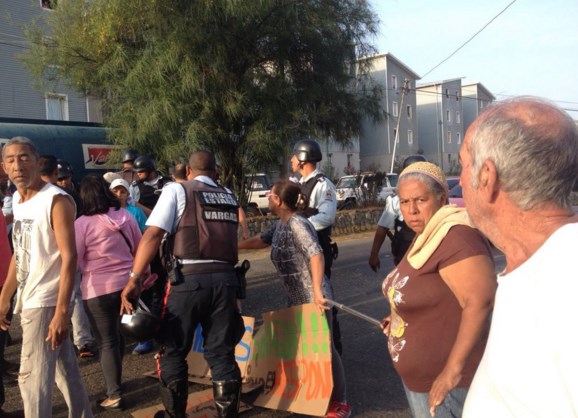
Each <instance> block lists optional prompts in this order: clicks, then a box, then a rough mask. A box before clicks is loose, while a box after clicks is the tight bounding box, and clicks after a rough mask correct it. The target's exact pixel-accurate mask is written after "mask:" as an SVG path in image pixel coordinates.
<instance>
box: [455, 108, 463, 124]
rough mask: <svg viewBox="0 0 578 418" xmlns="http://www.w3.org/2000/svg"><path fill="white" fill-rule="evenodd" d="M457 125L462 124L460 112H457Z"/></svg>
mask: <svg viewBox="0 0 578 418" xmlns="http://www.w3.org/2000/svg"><path fill="white" fill-rule="evenodd" d="M456 123H462V115H461V113H460V111H459V110H456Z"/></svg>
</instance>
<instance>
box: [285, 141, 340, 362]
mask: <svg viewBox="0 0 578 418" xmlns="http://www.w3.org/2000/svg"><path fill="white" fill-rule="evenodd" d="M322 158H323V156H322V154H321V146H320V145H319V143H318V142H317V141H314V140H311V139H304V140H302V141H299V142H297V143H296V144H295V146H294V147H293V156H292V157H291V169H292V170H293V173H296V174H300V175H301V180H300V183H301V192H302V193H303V194H304V195H305V196H307V197H308V198H309V207H310V210H308V211H307V212H306V213H304V215H305V216H306V217H307V218H308V219H309V221H310V222H311V223H312V224H313V227H314V228H315V230H316V231H317V238H318V239H319V244H320V245H321V248H322V249H323V258H324V261H325V275H326V276H327V278H329V279H330V278H331V266H332V265H333V260H334V258H336V256H337V245H336V244H334V243H332V242H331V227H332V226H333V224H334V223H335V216H336V214H337V198H336V195H335V185H334V184H333V183H332V182H331V180H329V179H328V178H327V177H326V176H325V175H324V174H323V173H321V172H320V171H319V170H318V169H317V163H318V162H319V161H321V159H322ZM332 312H333V315H332V316H333V342H334V344H335V348H336V349H337V351H338V352H339V353H340V354H341V352H342V345H341V330H340V327H339V322H337V309H335V308H333V309H332Z"/></svg>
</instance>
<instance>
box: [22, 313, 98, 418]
mask: <svg viewBox="0 0 578 418" xmlns="http://www.w3.org/2000/svg"><path fill="white" fill-rule="evenodd" d="M54 312H55V307H47V308H35V309H25V310H23V311H22V313H21V314H20V315H21V316H20V318H21V320H20V322H21V326H22V353H21V357H20V372H19V374H18V384H19V386H20V392H21V394H22V401H23V404H24V415H25V416H26V418H50V417H51V416H52V389H53V387H54V383H55V382H56V385H57V386H58V389H60V391H61V392H62V395H63V396H64V400H65V401H66V405H68V416H69V417H70V418H92V416H93V415H92V411H91V409H90V402H89V400H88V395H87V394H86V390H85V389H84V383H83V381H82V377H81V376H80V370H79V368H78V363H77V362H76V355H75V353H74V347H73V345H72V341H71V340H70V338H65V339H64V342H63V343H62V344H61V345H60V346H59V347H57V348H56V350H52V349H51V347H50V342H47V341H45V339H46V336H47V335H48V326H49V325H50V322H51V321H52V318H53V317H54Z"/></svg>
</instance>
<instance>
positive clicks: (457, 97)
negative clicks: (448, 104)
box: [456, 90, 460, 102]
mask: <svg viewBox="0 0 578 418" xmlns="http://www.w3.org/2000/svg"><path fill="white" fill-rule="evenodd" d="M459 101H460V92H459V91H457V90H456V102H459Z"/></svg>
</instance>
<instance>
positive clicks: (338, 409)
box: [325, 402, 351, 418]
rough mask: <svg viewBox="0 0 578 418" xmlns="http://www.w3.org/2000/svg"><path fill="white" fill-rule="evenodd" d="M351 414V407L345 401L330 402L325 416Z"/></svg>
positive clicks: (333, 416) (342, 417)
mask: <svg viewBox="0 0 578 418" xmlns="http://www.w3.org/2000/svg"><path fill="white" fill-rule="evenodd" d="M350 416H351V407H350V406H349V405H347V404H346V403H341V402H331V403H330V404H329V409H328V410H327V414H326V415H325V418H349V417H350Z"/></svg>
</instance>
